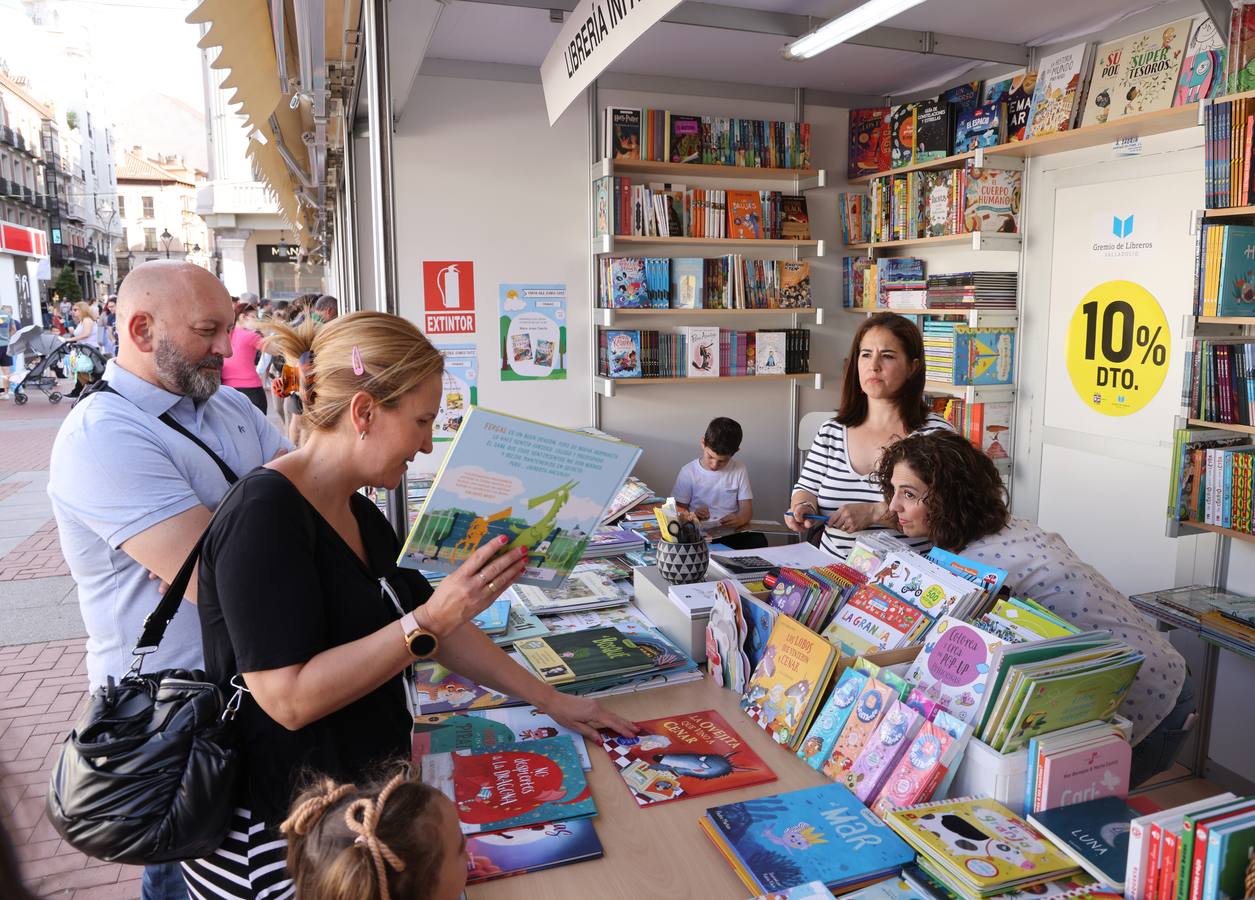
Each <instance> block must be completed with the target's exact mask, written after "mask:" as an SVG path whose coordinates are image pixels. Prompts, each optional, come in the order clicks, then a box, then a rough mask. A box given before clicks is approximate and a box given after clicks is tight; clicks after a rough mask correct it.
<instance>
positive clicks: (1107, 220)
mask: <svg viewBox="0 0 1255 900" xmlns="http://www.w3.org/2000/svg"><path fill="white" fill-rule="evenodd" d="M1135 219H1136V217H1135V216H1134V214H1133V213H1126V214H1121V213H1115V212H1106V213H1096V214H1095V215H1094V223H1093V229H1092V234H1093V240H1092V242H1091V245H1090V251H1091V252H1092V253H1093V254H1094V256H1101V257H1105V258H1107V259H1118V258H1121V257H1132V256H1141V255H1142V254H1143V253H1146V252H1149V251H1150V250H1152V249H1154V246H1155V243H1154V241H1153V240H1151V239H1150V237H1149V235H1147V234H1146V233H1145V232H1146V229H1145V228H1143V229H1141V230H1139V231H1138V232H1137V234H1136V236H1135V235H1134V221H1135ZM1139 224H1141V225H1145V224H1146V223H1145V222H1144V221H1143V222H1142V223H1139Z"/></svg>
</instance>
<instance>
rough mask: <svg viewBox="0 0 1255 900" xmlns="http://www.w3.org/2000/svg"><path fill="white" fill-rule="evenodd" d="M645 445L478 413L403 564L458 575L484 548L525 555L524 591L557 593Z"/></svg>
mask: <svg viewBox="0 0 1255 900" xmlns="http://www.w3.org/2000/svg"><path fill="white" fill-rule="evenodd" d="M640 454H641V450H640V448H639V447H634V446H633V445H631V444H626V443H623V442H622V441H616V440H611V439H608V438H600V437H595V436H593V435H590V434H585V433H583V432H580V431H568V430H567V429H565V428H557V427H555V426H553V425H545V424H543V423H541V422H533V421H530V420H528V419H520V418H518V417H516V416H508V415H505V414H504V413H499V412H493V411H492V410H487V409H484V408H483V407H473V408H472V409H471V411H470V412H469V413H468V414H467V416H466V419H465V420H464V421H463V422H462V427H461V428H460V429H458V433H457V437H456V438H454V441H453V446H452V447H451V448H450V449H449V453H448V455H447V456H446V457H445V461H444V464H443V465H442V466H441V467H440V472H439V473H438V474H437V475H436V480H435V481H434V482H433V483H432V486H431V491H430V493H428V495H427V500H426V501H425V502H424V503H423V508H422V509H421V510H420V511H419V514H418V519H417V521H415V523H414V528H413V529H412V530H411V531H410V534H409V537H408V538H407V539H406V541H405V546H404V548H402V550H401V557H400V559H398V560H397V563H398V565H401V566H404V567H406V568H411V569H422V570H428V571H432V570H434V571H439V572H452V571H454V570H455V569H457V568H458V566H460V565H462V563H463V562H465V561H466V559H467V557H469V556H470V555H471V554H473V553H474V552H475V551H476V550H478V549H479V548H480V547H482V546H483V545H484V544H486V543H488V542H490V541H494V540H496V539H497V538H499V537H505V538H507V539H508V540H507V543H506V544H505V545H504V547H502V550H501V552H502V553H517V552H518V551H519V550H520V549H526V550H527V553H528V562H527V568H526V569H524V571H523V575H522V576H521V577H520V578H519V580H518V581H519V583H520V584H532V585H536V586H538V587H557V586H559V585H561V584H562V582H563V581H565V580H566V578H567V576H568V575H570V574H571V570H572V569H573V568H574V567H575V564H576V563H578V562H579V561H580V557H581V556H582V555H583V553H584V548H585V546H586V545H587V544H588V539H589V535H591V534H592V533H593V531H594V530H595V529H596V528H597V524H598V523H599V522H600V521H601V517H602V515H603V514H604V513H605V511H606V508H607V507H608V506H609V505H610V501H611V500H613V499H614V495H615V493H616V492H617V491H618V490H619V487H620V486H621V485H622V484H623V479H625V478H626V477H627V476H628V473H630V472H631V471H632V466H634V465H635V464H636V460H637V458H638V457H639V456H640Z"/></svg>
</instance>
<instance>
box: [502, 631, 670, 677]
mask: <svg viewBox="0 0 1255 900" xmlns="http://www.w3.org/2000/svg"><path fill="white" fill-rule="evenodd" d="M514 649H515V650H516V651H517V652H518V653H520V654H521V655H522V657H523V659H524V661H525V662H526V663H527V664H528V665H529V666H531V668H532V670H533V671H534V672H535V673H536V675H537V676H538V677H539V678H540V679H541V680H542V681H544V682H546V683H548V684H569V683H571V682H577V681H588V680H589V679H592V678H601V677H604V676H607V675H628V674H631V673H633V672H643V671H645V670H646V669H652V668H653V667H654V662H653V658H652V657H651V656H650V655H649V654H648V653H646V652H645V651H644V650H642V649H641V648H640V647H638V646H637V645H636V644H635V643H633V642H632V640H631V639H630V638H628V637H626V636H625V635H624V634H623V633H622V632H621V631H619V630H618V629H617V628H592V629H589V630H588V631H572V632H569V633H567V634H550V635H546V636H545V637H541V638H528V639H527V640H525V641H519V642H518V643H517V644H515V645H514Z"/></svg>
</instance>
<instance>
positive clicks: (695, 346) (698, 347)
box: [676, 325, 719, 378]
mask: <svg viewBox="0 0 1255 900" xmlns="http://www.w3.org/2000/svg"><path fill="white" fill-rule="evenodd" d="M676 332H677V333H679V334H681V335H683V337H684V346H685V347H686V348H687V353H688V360H687V365H686V366H685V369H684V376H685V377H686V378H718V377H719V329H718V328H711V327H709V326H706V325H689V326H685V327H682V328H677V329H676Z"/></svg>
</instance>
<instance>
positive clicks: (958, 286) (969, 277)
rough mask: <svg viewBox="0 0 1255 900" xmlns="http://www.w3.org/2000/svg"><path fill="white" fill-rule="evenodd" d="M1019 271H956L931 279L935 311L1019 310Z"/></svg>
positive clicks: (930, 303)
mask: <svg viewBox="0 0 1255 900" xmlns="http://www.w3.org/2000/svg"><path fill="white" fill-rule="evenodd" d="M1018 281H1019V276H1018V275H1017V274H1016V273H1015V272H955V273H953V274H950V275H929V276H928V303H927V305H928V307H929V308H931V309H969V308H971V307H977V308H979V309H1015V298H1016V293H1017V283H1018Z"/></svg>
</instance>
